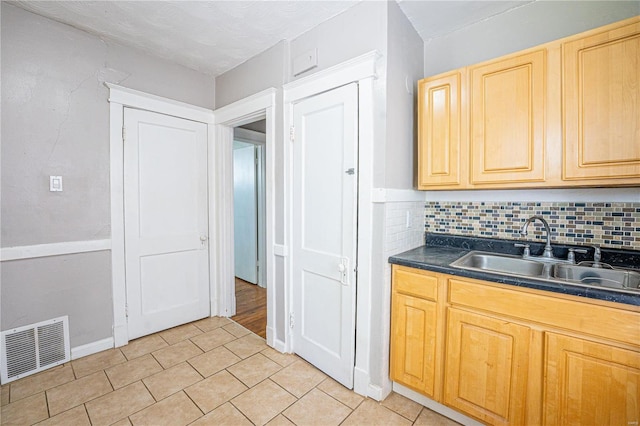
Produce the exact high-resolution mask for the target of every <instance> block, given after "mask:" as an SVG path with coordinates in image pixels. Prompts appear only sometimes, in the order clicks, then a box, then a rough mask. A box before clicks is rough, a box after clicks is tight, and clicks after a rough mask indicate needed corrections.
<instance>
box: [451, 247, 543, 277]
mask: <svg viewBox="0 0 640 426" xmlns="http://www.w3.org/2000/svg"><path fill="white" fill-rule="evenodd" d="M451 266H455V267H458V268H464V269H475V270H478V269H479V270H483V271H491V272H499V273H503V274H507V275H520V276H525V277H538V276H540V275H542V274H543V271H544V264H542V263H539V262H535V261H532V260H525V259H522V258H520V257H517V256H510V255H506V254H495V253H485V252H477V251H472V252H471V253H469V254H467V255H465V256H463V257H461V258H460V259H458V260H456V261H455V262H453V263H452V264H451Z"/></svg>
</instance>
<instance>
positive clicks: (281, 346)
mask: <svg viewBox="0 0 640 426" xmlns="http://www.w3.org/2000/svg"><path fill="white" fill-rule="evenodd" d="M267 333H269V331H267ZM272 347H273V349H275V350H276V351H278V352H282V353H287V345H286V344H285V343H284V342H283V341H282V340H278V339H276V338H274V339H273V346H272Z"/></svg>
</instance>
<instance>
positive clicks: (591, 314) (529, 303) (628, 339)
mask: <svg viewBox="0 0 640 426" xmlns="http://www.w3.org/2000/svg"><path fill="white" fill-rule="evenodd" d="M587 300H588V299H587ZM449 303H450V304H452V305H459V306H468V307H471V308H475V309H478V310H482V311H488V312H494V313H498V314H501V315H506V316H510V317H515V318H521V319H522V320H523V321H526V322H536V323H539V324H546V325H550V326H553V327H558V328H563V329H566V330H571V331H576V332H580V333H585V334H589V335H592V336H596V337H600V338H604V339H610V340H617V341H619V342H623V343H627V344H631V345H635V346H637V345H638V344H639V343H640V326H638V325H639V324H640V313H638V312H632V311H627V310H624V309H616V308H612V307H607V306H600V305H594V304H591V303H589V302H588V301H585V302H582V301H577V300H567V299H565V298H559V297H558V298H556V297H553V296H546V295H542V294H537V293H535V292H530V291H524V290H520V289H518V290H511V289H508V288H504V287H503V286H500V285H499V284H492V283H484V282H482V281H471V280H469V281H466V280H461V279H457V278H451V279H449Z"/></svg>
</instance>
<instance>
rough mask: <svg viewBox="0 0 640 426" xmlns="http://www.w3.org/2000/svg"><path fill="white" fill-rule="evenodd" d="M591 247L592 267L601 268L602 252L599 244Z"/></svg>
mask: <svg viewBox="0 0 640 426" xmlns="http://www.w3.org/2000/svg"><path fill="white" fill-rule="evenodd" d="M592 247H593V265H591V266H592V267H594V268H602V263H600V260H602V252H601V251H600V246H592Z"/></svg>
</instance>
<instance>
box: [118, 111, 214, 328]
mask: <svg viewBox="0 0 640 426" xmlns="http://www.w3.org/2000/svg"><path fill="white" fill-rule="evenodd" d="M124 124H125V129H126V138H125V141H124V210H125V252H126V260H125V262H126V263H125V273H126V287H127V311H128V333H129V339H134V338H136V337H140V336H144V335H147V334H150V333H155V332H157V331H160V330H164V329H167V328H170V327H174V326H176V325H179V324H184V323H186V322H189V321H193V320H196V319H199V318H203V317H206V316H208V315H209V312H210V307H209V272H208V228H207V126H206V125H205V124H203V123H197V122H194V121H189V120H184V119H179V118H175V117H170V116H166V115H162V114H157V113H153V112H148V111H141V110H135V109H129V108H125V110H124Z"/></svg>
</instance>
